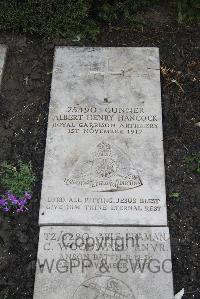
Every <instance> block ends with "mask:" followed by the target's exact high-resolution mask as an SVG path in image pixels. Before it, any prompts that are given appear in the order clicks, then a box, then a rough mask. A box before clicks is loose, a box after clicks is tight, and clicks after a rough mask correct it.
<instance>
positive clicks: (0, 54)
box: [0, 45, 6, 84]
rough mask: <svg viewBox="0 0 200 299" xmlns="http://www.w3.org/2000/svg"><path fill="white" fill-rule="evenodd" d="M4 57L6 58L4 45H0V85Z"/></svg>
mask: <svg viewBox="0 0 200 299" xmlns="http://www.w3.org/2000/svg"><path fill="white" fill-rule="evenodd" d="M5 57H6V47H5V46H4V45H0V84H1V79H2V74H3V67H4V62H5Z"/></svg>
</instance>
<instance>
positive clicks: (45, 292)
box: [34, 226, 173, 299]
mask: <svg viewBox="0 0 200 299" xmlns="http://www.w3.org/2000/svg"><path fill="white" fill-rule="evenodd" d="M171 272H172V267H171V255H170V240H169V232H168V228H161V227H160V228H155V227H154V228H150V227H143V228H142V227H138V228H136V227H132V228H130V227H129V228H125V227H123V228H122V227H66V226H63V227H60V226H56V227H42V228H41V231H40V241H39V250H38V260H37V271H36V280H35V292H34V299H46V298H48V299H53V298H56V299H63V298H65V299H71V298H73V299H86V298H87V299H95V298H98V299H100V298H101V299H107V298H110V299H111V298H113V299H114V298H118V299H125V298H126V299H140V298H143V299H160V298H162V299H172V298H173V284H172V273H171Z"/></svg>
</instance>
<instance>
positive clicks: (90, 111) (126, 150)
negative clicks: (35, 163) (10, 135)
mask: <svg viewBox="0 0 200 299" xmlns="http://www.w3.org/2000/svg"><path fill="white" fill-rule="evenodd" d="M162 139H163V137H162V113H161V96H160V71H159V52H158V49H157V48H74V47H73V48H70V47H63V48H62V47H59V48H56V51H55V59H54V68H53V81H52V90H51V101H50V110H49V121H48V133H47V142H46V154H45V163H44V173H43V185H42V195H41V208H40V220H39V222H40V225H48V224H60V225H62V224H68V225H70V224H85V225H87V224H95V225H98V224H106V225H112V224H122V225H126V224H127V225H146V226H149V225H154V226H159V225H166V224H167V217H166V195H165V178H164V163H163V142H162Z"/></svg>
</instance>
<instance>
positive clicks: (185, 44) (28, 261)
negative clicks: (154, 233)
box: [0, 14, 200, 299]
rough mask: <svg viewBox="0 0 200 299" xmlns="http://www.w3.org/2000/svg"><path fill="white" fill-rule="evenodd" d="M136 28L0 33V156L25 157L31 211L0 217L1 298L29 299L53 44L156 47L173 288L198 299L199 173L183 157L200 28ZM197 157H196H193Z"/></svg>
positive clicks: (196, 116) (192, 136)
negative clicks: (2, 60)
mask: <svg viewBox="0 0 200 299" xmlns="http://www.w3.org/2000/svg"><path fill="white" fill-rule="evenodd" d="M153 19H154V20H153V21H154V23H155V26H153V27H151V28H146V29H144V30H143V31H139V30H130V29H126V28H123V27H115V28H106V29H105V30H104V32H103V33H102V34H101V35H100V37H99V38H98V40H97V41H96V42H90V41H84V42H82V41H79V42H76V41H74V42H72V41H67V40H61V39H60V40H53V41H52V40H51V41H50V40H42V39H39V38H36V37H35V38H33V37H25V36H15V35H11V34H10V35H0V43H4V44H6V45H7V46H8V55H7V59H6V66H5V72H4V76H3V82H2V88H1V93H0V162H1V161H4V160H8V161H11V162H13V163H16V161H17V160H19V159H21V160H23V161H27V162H28V161H31V162H32V164H33V168H34V171H35V172H36V175H37V183H36V184H35V188H34V195H33V200H32V204H31V208H30V211H29V212H27V213H25V214H23V215H17V216H15V215H12V216H3V215H2V214H1V215H0V250H1V254H0V298H1V299H4V298H8V299H13V298H20V299H22V298H23V299H30V298H32V296H33V295H32V294H33V285H34V272H35V261H36V254H37V246H38V233H39V227H38V213H39V202H40V191H41V180H42V170H43V160H44V152H45V140H46V128H47V119H48V106H49V93H50V84H51V73H52V61H53V52H54V46H55V45H76V46H83V45H85V46H133V47H135V46H153V47H159V49H160V60H161V84H162V108H163V130H164V149H165V169H166V188H167V207H168V220H169V227H170V233H171V244H172V262H173V276H174V289H175V293H177V292H178V291H179V290H180V289H182V288H185V295H184V297H183V298H185V299H192V298H196V299H199V298H200V271H199V266H200V244H199V243H200V220H199V219H200V174H198V172H197V162H195V161H194V162H190V163H186V161H185V159H186V157H191V155H195V157H197V155H198V153H199V151H200V138H199V137H200V126H198V122H200V102H199V98H198V95H199V94H198V92H199V91H198V86H199V78H198V69H199V64H200V63H199V58H200V53H199V29H200V28H198V27H197V26H196V25H195V26H193V27H184V28H183V27H182V28H179V27H177V25H176V24H173V23H171V24H170V25H169V22H166V20H165V19H164V20H163V22H162V25H159V26H158V24H157V19H156V16H155V14H154V16H153ZM197 160H198V159H197V158H196V161H197Z"/></svg>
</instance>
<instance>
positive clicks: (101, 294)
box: [73, 276, 136, 299]
mask: <svg viewBox="0 0 200 299" xmlns="http://www.w3.org/2000/svg"><path fill="white" fill-rule="evenodd" d="M73 299H136V298H135V296H134V294H133V292H132V290H131V289H130V288H129V287H128V286H127V285H126V284H125V283H124V282H122V281H121V280H119V279H116V278H113V277H110V276H96V277H93V278H91V279H88V280H86V281H84V282H83V283H82V284H81V285H80V286H79V287H78V289H77V290H76V292H75V294H74V296H73Z"/></svg>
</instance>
